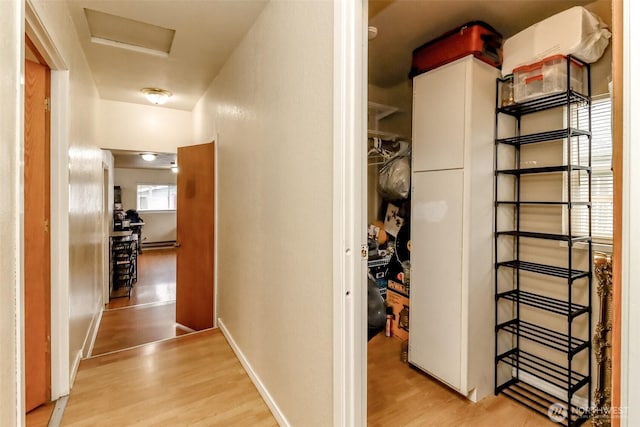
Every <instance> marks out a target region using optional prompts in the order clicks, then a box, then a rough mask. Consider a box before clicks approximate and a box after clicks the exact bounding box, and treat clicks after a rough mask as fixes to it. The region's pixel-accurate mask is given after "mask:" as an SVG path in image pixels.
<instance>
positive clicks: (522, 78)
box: [513, 55, 584, 102]
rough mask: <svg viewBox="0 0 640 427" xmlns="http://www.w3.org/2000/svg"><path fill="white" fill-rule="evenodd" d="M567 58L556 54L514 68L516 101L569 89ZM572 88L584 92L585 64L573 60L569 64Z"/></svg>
mask: <svg viewBox="0 0 640 427" xmlns="http://www.w3.org/2000/svg"><path fill="white" fill-rule="evenodd" d="M567 60H568V58H567V57H566V56H564V55H554V56H550V57H549V58H545V59H543V60H542V61H540V62H536V63H533V64H529V65H523V66H521V67H518V68H516V69H514V70H513V85H514V87H513V89H514V90H513V92H514V99H515V102H524V101H527V100H529V99H532V98H536V97H539V96H543V95H549V94H552V93H557V92H564V91H566V90H567ZM569 67H570V68H569V74H570V83H569V84H570V88H571V89H573V90H574V91H576V92H578V93H583V88H584V71H583V66H582V64H580V63H579V62H577V61H575V60H571V62H570V66H569Z"/></svg>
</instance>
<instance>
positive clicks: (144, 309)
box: [91, 248, 189, 357]
mask: <svg viewBox="0 0 640 427" xmlns="http://www.w3.org/2000/svg"><path fill="white" fill-rule="evenodd" d="M175 298H176V251H175V249H173V248H172V249H158V250H149V251H145V252H144V253H143V254H140V255H139V256H138V281H137V282H136V284H135V286H134V287H133V289H132V291H131V298H112V299H111V301H109V304H107V306H106V308H105V310H104V312H103V313H102V320H101V321H100V326H99V329H98V333H97V335H96V340H95V342H94V345H93V349H92V351H91V357H93V356H96V355H100V354H105V353H108V352H111V351H118V350H122V349H126V348H131V347H134V346H137V345H141V344H146V343H150V342H154V341H160V340H164V339H168V338H174V337H176V336H180V335H184V334H186V333H188V332H189V331H187V330H185V329H183V328H181V327H178V326H177V325H176V323H175V319H176V315H175V311H176V310H175V307H176V304H175Z"/></svg>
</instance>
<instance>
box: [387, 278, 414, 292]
mask: <svg viewBox="0 0 640 427" xmlns="http://www.w3.org/2000/svg"><path fill="white" fill-rule="evenodd" d="M387 288H388V289H392V290H394V291H396V292H397V293H399V294H402V295H409V287H408V286H407V285H405V284H404V283H400V282H396V281H395V280H389V281H388V282H387Z"/></svg>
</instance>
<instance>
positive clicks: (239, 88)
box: [193, 1, 333, 426]
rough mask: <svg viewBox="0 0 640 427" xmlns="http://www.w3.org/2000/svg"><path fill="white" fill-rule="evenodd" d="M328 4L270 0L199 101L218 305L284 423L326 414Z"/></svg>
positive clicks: (318, 421) (329, 415) (197, 137)
mask: <svg viewBox="0 0 640 427" xmlns="http://www.w3.org/2000/svg"><path fill="white" fill-rule="evenodd" d="M332 39H333V5H332V3H331V2H328V1H305V2H291V1H287V2H281V1H272V2H270V3H268V4H267V5H266V6H265V8H264V10H263V12H262V14H261V16H260V17H259V18H258V20H257V21H256V23H255V25H254V26H253V28H252V29H251V30H250V31H249V32H248V33H247V35H246V36H245V38H244V40H243V41H242V42H241V44H240V45H239V46H238V48H237V49H236V50H235V51H234V53H233V55H232V57H231V58H230V59H229V61H228V62H227V63H226V65H225V66H224V67H223V69H222V71H221V72H220V73H219V75H218V76H217V77H216V78H215V80H214V81H213V83H212V85H211V86H210V88H209V89H208V91H207V93H206V94H205V95H204V96H203V98H202V99H201V100H200V101H199V102H198V104H197V106H196V107H195V109H194V112H193V113H194V143H202V142H207V141H211V140H213V139H215V140H216V142H217V148H218V151H217V164H218V170H217V188H218V189H217V192H218V196H217V197H218V212H217V215H218V227H217V233H218V244H217V247H218V254H217V256H218V262H217V265H218V266H219V267H218V275H217V277H218V291H217V292H218V316H219V319H220V321H221V325H223V327H224V328H225V329H226V331H227V333H228V334H229V335H230V336H231V338H232V339H233V340H234V341H235V344H236V345H237V348H236V350H239V351H240V352H241V353H242V354H241V358H242V356H244V360H245V362H246V363H247V364H248V366H249V367H250V370H251V371H252V372H253V373H254V374H255V377H256V378H257V380H258V381H259V382H260V383H261V385H262V386H264V390H263V392H265V391H266V392H267V393H268V394H269V395H270V396H269V397H270V398H271V402H270V403H271V404H272V409H274V407H275V411H276V413H279V415H280V416H281V418H280V419H279V421H280V422H281V423H282V424H283V425H287V423H288V424H290V425H304V426H327V425H331V424H332V420H333V410H332V399H333V396H332V387H333V384H332V379H333V366H332V358H333V354H332V348H333V338H332V330H333V324H332V319H333V308H332V299H333V281H332V277H333V266H332V258H333V255H332V248H333V243H332V233H333V231H332V230H333V225H332V216H333V182H332V181H333V167H332V164H333V151H332V144H333V120H332V111H333V95H332V93H333V77H332V76H333V71H332V70H333V61H332V58H333V45H332Z"/></svg>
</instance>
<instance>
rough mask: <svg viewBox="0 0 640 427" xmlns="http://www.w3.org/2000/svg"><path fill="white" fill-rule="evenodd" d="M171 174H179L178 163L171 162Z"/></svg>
mask: <svg viewBox="0 0 640 427" xmlns="http://www.w3.org/2000/svg"><path fill="white" fill-rule="evenodd" d="M171 172H173V173H178V165H176V162H171Z"/></svg>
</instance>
